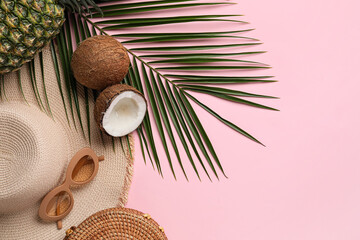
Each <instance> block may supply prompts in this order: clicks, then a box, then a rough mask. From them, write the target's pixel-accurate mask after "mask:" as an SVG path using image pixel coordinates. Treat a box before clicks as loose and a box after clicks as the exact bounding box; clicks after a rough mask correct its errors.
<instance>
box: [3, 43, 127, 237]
mask: <svg viewBox="0 0 360 240" xmlns="http://www.w3.org/2000/svg"><path fill="white" fill-rule="evenodd" d="M43 58H44V70H45V71H44V75H45V84H46V87H45V88H44V86H43V84H42V81H41V79H42V78H41V71H39V69H40V63H39V62H40V61H39V59H38V58H36V59H35V63H36V65H35V68H36V69H38V70H37V71H36V79H37V82H36V83H35V84H36V85H37V89H39V96H40V98H41V99H42V103H43V105H44V106H45V107H40V106H42V105H41V103H40V104H38V101H37V100H36V99H37V98H36V97H35V94H34V89H33V86H32V84H31V83H32V81H31V79H30V74H29V69H28V67H24V68H22V69H21V73H20V75H21V81H19V79H18V73H12V74H9V75H6V76H5V79H4V84H1V85H0V86H1V96H2V98H3V99H2V101H0V239H21V240H24V239H35V240H37V239H39V240H40V239H63V238H64V237H65V231H66V230H67V229H68V228H70V227H71V226H76V225H78V224H80V223H81V222H82V221H83V220H84V219H86V218H87V217H89V216H90V215H92V214H94V213H95V212H98V211H100V210H103V209H106V208H111V207H116V206H118V207H123V206H124V204H125V203H126V201H127V194H128V190H129V186H130V183H131V177H132V171H133V162H132V161H133V159H131V157H130V154H129V152H128V151H127V150H126V149H127V148H126V147H125V152H124V150H123V148H122V146H121V144H120V140H119V139H115V142H114V144H113V143H112V140H111V139H110V138H108V137H106V136H103V139H104V140H102V137H101V135H100V132H99V130H98V128H97V127H96V124H95V121H94V119H93V118H92V114H91V115H90V116H91V119H90V130H91V146H90V144H89V136H88V135H87V134H85V135H86V137H84V133H83V132H82V131H81V128H80V124H79V122H78V121H77V117H76V115H75V120H76V121H77V122H76V124H74V123H73V119H72V117H71V113H70V111H69V109H70V106H69V103H68V101H67V98H66V96H65V103H66V104H67V106H66V108H67V109H68V115H69V119H70V120H69V122H68V120H67V117H66V113H65V108H64V105H63V101H62V98H61V94H60V91H59V86H58V82H57V78H56V75H55V71H54V67H53V62H52V57H51V52H50V50H49V49H48V48H45V49H44V50H43ZM61 81H62V82H61V84H62V89H66V88H65V83H64V79H63V78H62V77H61ZM0 82H1V80H0ZM20 83H21V84H20ZM20 86H21V88H20ZM21 89H22V90H21ZM44 89H46V93H47V97H48V101H49V106H50V109H51V113H50V111H49V108H48V107H47V104H46V98H45V91H44ZM81 89H82V88H81ZM5 94H6V96H5ZM64 94H66V93H64ZM24 97H25V99H26V100H25V99H24ZM79 104H80V112H81V115H82V118H83V119H86V107H85V102H84V97H83V94H82V93H81V91H80V96H79ZM89 107H90V113H92V111H93V107H94V103H93V102H92V101H90V103H89ZM41 109H42V110H41ZM44 109H46V110H44ZM74 111H75V110H74ZM75 114H76V113H75ZM51 116H52V117H51ZM85 122H86V121H84V124H85ZM87 127H88V126H87V125H86V124H85V125H84V129H88V128H87ZM86 132H87V131H85V133H86ZM122 141H123V145H124V146H127V141H126V140H125V139H123V140H122ZM132 143H133V140H132V137H130V145H131V146H132ZM84 147H91V148H92V149H93V150H94V151H95V153H96V154H97V155H99V156H100V155H104V157H105V160H104V161H101V162H100V163H99V170H98V173H97V175H96V177H95V178H94V179H93V180H92V181H91V182H90V183H88V184H87V185H84V186H81V187H79V188H75V189H73V188H72V189H71V191H72V193H73V197H74V207H73V209H72V211H71V212H70V214H69V215H68V216H66V217H65V218H64V219H63V221H62V222H63V228H62V229H61V230H58V229H57V227H56V224H55V223H54V222H44V221H42V220H41V219H40V218H39V217H38V210H39V206H40V202H41V200H42V198H43V197H44V196H45V195H46V194H47V193H48V192H49V191H50V190H51V189H52V188H54V187H56V186H58V185H59V184H61V182H62V181H63V180H64V173H65V171H66V168H67V165H68V163H69V161H70V160H71V158H72V157H73V156H74V154H75V153H76V152H77V151H78V150H80V149H82V148H84ZM113 148H114V149H113Z"/></svg>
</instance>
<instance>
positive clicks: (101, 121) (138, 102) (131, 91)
mask: <svg viewBox="0 0 360 240" xmlns="http://www.w3.org/2000/svg"><path fill="white" fill-rule="evenodd" d="M146 109H147V106H146V99H145V97H144V95H143V94H141V92H139V91H138V90H137V89H136V88H134V87H132V86H129V85H126V84H116V85H113V86H110V87H107V88H106V89H105V90H103V91H102V92H101V93H100V95H99V97H98V98H97V99H96V102H95V108H94V116H95V121H96V123H97V124H98V126H99V127H100V129H101V130H102V131H103V132H105V133H107V134H108V135H110V136H113V137H121V136H125V135H127V134H129V133H131V132H132V131H134V130H135V129H136V128H138V126H139V125H140V124H141V122H142V120H143V118H144V117H145V113H146Z"/></svg>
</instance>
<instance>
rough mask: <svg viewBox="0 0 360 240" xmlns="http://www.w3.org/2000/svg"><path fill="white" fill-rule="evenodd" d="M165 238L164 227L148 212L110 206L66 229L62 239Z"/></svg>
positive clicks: (148, 239) (157, 239) (149, 239)
mask: <svg viewBox="0 0 360 240" xmlns="http://www.w3.org/2000/svg"><path fill="white" fill-rule="evenodd" d="M83 239H88V240H90V239H91V240H95V239H96V240H98V239H99V240H100V239H104V240H105V239H106V240H114V239H117V240H125V239H134V240H135V239H136V240H145V239H146V240H167V237H166V235H165V233H164V229H163V228H162V227H160V226H159V224H158V223H157V222H155V221H154V220H153V219H152V218H151V217H150V215H149V214H144V213H142V212H139V211H137V210H134V209H129V208H110V209H106V210H103V211H100V212H97V213H95V214H94V215H92V216H90V217H88V218H87V219H86V220H85V221H83V222H82V223H81V224H80V225H79V226H78V227H71V228H70V229H68V230H67V231H66V237H65V238H64V240H83Z"/></svg>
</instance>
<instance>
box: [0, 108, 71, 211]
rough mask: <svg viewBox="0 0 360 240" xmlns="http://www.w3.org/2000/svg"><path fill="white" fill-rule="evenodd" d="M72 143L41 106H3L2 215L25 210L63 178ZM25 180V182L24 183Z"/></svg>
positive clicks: (0, 123) (0, 116)
mask: <svg viewBox="0 0 360 240" xmlns="http://www.w3.org/2000/svg"><path fill="white" fill-rule="evenodd" d="M67 149H69V141H68V140H67V138H66V135H65V132H64V129H62V128H59V126H58V125H57V124H56V123H55V122H54V121H52V119H51V118H49V117H48V116H47V115H46V114H45V113H43V112H41V111H40V110H39V109H38V108H37V107H29V106H26V105H22V104H21V105H19V104H17V103H14V102H9V103H2V104H1V105H0V159H1V160H0V164H1V165H0V176H5V177H4V178H1V181H0V214H7V213H12V212H16V211H24V210H25V209H26V208H28V207H31V206H33V205H35V204H36V203H37V201H39V199H40V198H42V197H43V196H44V195H45V194H46V193H47V192H48V191H49V189H51V188H52V187H53V186H55V185H56V184H57V183H58V181H59V179H60V178H61V173H62V172H61V171H59V170H61V169H64V167H66V166H65V164H66V161H64V159H65V160H66V159H67ZM20 179H21V180H20Z"/></svg>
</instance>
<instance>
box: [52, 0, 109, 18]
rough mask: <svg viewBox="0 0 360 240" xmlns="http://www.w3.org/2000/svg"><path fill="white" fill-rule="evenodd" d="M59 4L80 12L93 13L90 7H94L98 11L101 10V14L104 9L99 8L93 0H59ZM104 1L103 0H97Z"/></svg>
mask: <svg viewBox="0 0 360 240" xmlns="http://www.w3.org/2000/svg"><path fill="white" fill-rule="evenodd" d="M58 2H59V4H60V5H62V6H63V7H64V8H67V9H68V10H70V11H72V12H77V13H79V14H90V15H91V14H92V13H93V11H92V10H91V9H89V7H92V8H93V9H95V10H96V11H97V12H99V13H100V14H101V15H102V14H103V13H102V10H101V9H100V8H99V6H98V5H97V3H96V2H94V1H93V0H58ZM97 2H102V1H97Z"/></svg>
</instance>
